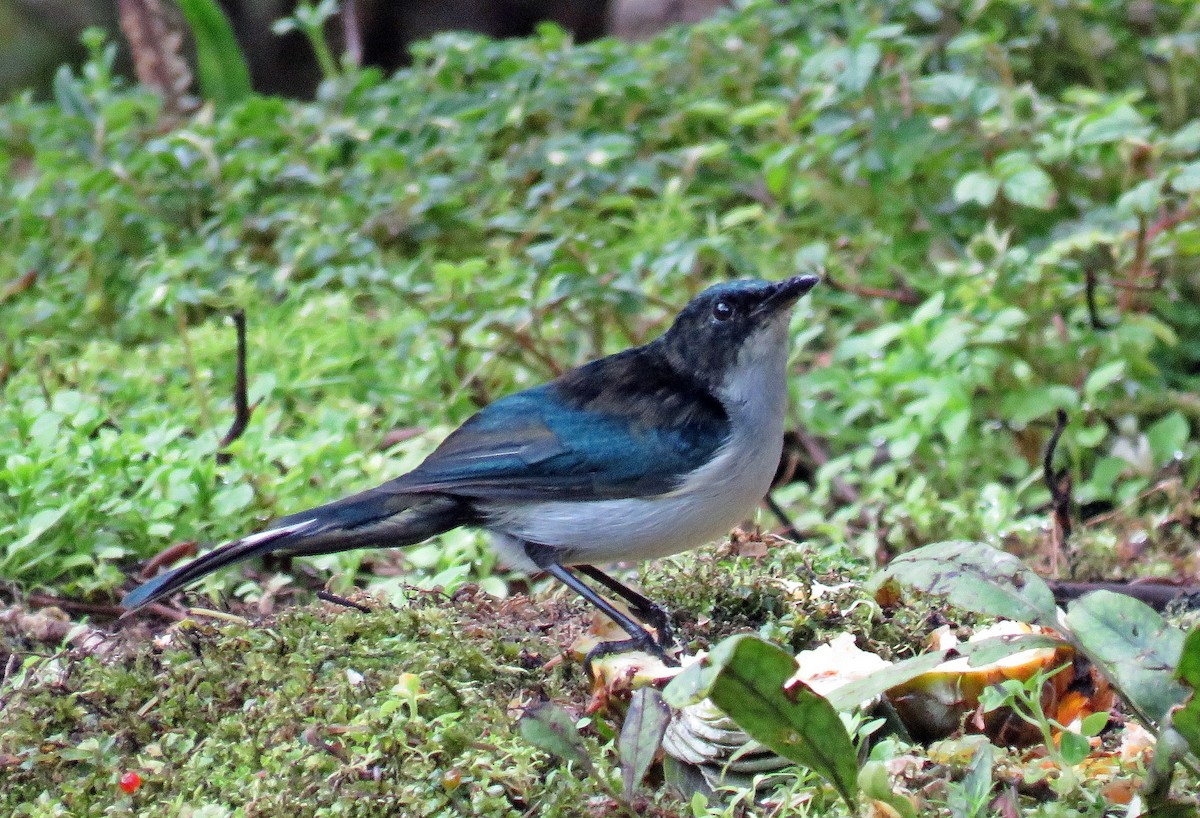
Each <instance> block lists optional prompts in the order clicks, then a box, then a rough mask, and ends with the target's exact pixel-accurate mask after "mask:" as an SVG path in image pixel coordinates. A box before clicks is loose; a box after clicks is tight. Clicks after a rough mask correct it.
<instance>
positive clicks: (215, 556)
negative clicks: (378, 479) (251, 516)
mask: <svg viewBox="0 0 1200 818" xmlns="http://www.w3.org/2000/svg"><path fill="white" fill-rule="evenodd" d="M475 522H477V519H476V515H475V514H474V512H473V511H472V509H471V507H470V505H469V504H468V503H467V502H466V501H464V500H462V499H460V498H457V497H451V496H448V495H444V494H404V493H398V492H395V491H389V490H388V486H387V485H386V484H385V485H383V486H380V487H379V488H375V489H371V490H369V491H364V492H362V493H360V494H355V495H353V496H351V497H347V498H345V499H344V500H338V501H337V502H335V503H330V504H329V505H324V506H320V507H318V508H314V509H311V510H309V511H304V512H301V513H299V514H292V515H291V516H289V517H284V518H283V519H282V520H279V521H278V522H277V523H275V525H274V526H272V527H271V528H269V529H267V530H266V531H261V532H259V533H258V534H251V535H250V536H248V537H243V538H242V539H240V540H234V541H233V542H230V543H226V544H225V545H222V546H221V547H219V548H217V549H215V550H213V551H210V552H208V553H207V554H205V555H204V556H202V557H197V558H196V559H194V560H192V561H191V562H189V563H187V564H186V565H181V566H179V567H178V568H175V569H172V570H170V571H167V572H166V573H165V574H160V575H159V576H157V577H155V578H154V579H152V580H150V581H149V582H146V583H144V584H142V585H139V586H138V587H137V588H135V589H133V590H132V591H130V592H129V593H128V594H126V595H125V598H124V599H123V600H121V604H122V605H123V606H124V607H126V608H129V609H131V610H132V609H134V608H139V607H141V606H142V605H145V604H147V603H149V602H153V601H154V600H156V599H159V598H161V597H164V596H166V595H167V594H170V593H173V592H174V591H177V590H179V589H180V588H183V587H184V586H186V585H189V584H191V583H192V582H194V581H195V580H197V579H200V578H201V577H203V576H207V575H208V574H211V573H212V572H214V571H217V570H220V569H221V568H224V567H225V566H227V565H232V564H234V563H235V562H241V561H242V560H246V559H250V558H251V557H257V556H261V555H263V554H270V553H280V554H285V555H288V556H295V557H310V556H315V555H317V554H334V553H337V552H338V551H350V550H352V549H355V548H370V547H377V548H387V547H398V546H404V545H413V544H414V543H419V542H421V541H423V540H427V539H429V538H430V537H432V536H434V535H435V534H441V533H442V532H443V531H449V530H450V529H452V528H457V527H458V526H460V525H470V524H472V523H475Z"/></svg>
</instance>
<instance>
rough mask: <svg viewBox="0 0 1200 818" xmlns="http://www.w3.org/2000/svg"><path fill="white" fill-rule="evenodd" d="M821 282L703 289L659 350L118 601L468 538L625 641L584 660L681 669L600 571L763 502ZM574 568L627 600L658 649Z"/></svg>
mask: <svg viewBox="0 0 1200 818" xmlns="http://www.w3.org/2000/svg"><path fill="white" fill-rule="evenodd" d="M818 281H819V279H818V278H817V277H816V276H796V277H794V278H789V279H787V280H785V281H779V282H768V281H757V280H743V281H734V282H730V283H723V284H717V285H715V286H712V287H709V288H708V289H707V290H705V291H704V292H702V293H701V294H700V295H698V296H696V297H695V298H694V299H693V300H692V301H691V302H690V303H689V304H688V305H687V306H686V307H685V308H684V310H683V312H681V313H680V314H679V316H678V317H677V318H676V319H675V321H674V323H673V324H672V325H671V328H670V329H668V330H667V331H666V332H665V333H664V334H663V335H662V336H660V337H659V338H657V339H655V340H654V341H651V342H650V343H648V344H645V345H644V346H640V347H634V348H632V349H627V350H625V351H624V352H619V353H617V354H615V355H610V356H608V357H606V358H601V359H600V360H597V361H593V362H591V363H589V364H585V365H583V366H581V367H578V368H576V369H573V370H571V371H569V372H567V373H566V374H564V375H562V376H561V377H559V378H557V379H555V380H553V381H551V382H549V383H547V384H544V385H542V386H537V387H534V388H532V389H527V390H525V391H523V392H518V393H516V394H513V395H509V396H508V397H505V398H501V399H500V400H498V401H496V402H495V403H492V404H490V405H488V406H486V407H484V408H483V409H482V410H480V411H479V412H478V413H476V414H475V415H474V416H472V417H471V418H469V419H468V420H467V421H466V422H465V423H464V424H463V425H462V426H460V427H459V428H458V429H457V430H455V431H454V432H452V433H451V434H450V435H449V436H448V437H447V438H446V439H445V440H444V441H443V442H442V444H441V445H440V446H438V447H437V449H435V450H434V452H433V453H432V454H430V455H429V457H427V458H426V459H425V460H424V462H422V463H421V465H419V466H417V468H415V469H413V470H412V471H411V472H409V473H408V474H405V475H402V476H400V477H397V478H396V479H394V480H391V481H389V482H387V483H384V484H383V485H381V486H378V487H377V488H373V489H369V490H367V491H364V492H361V493H359V494H355V495H352V496H350V497H346V498H345V499H342V500H338V501H336V502H333V503H329V504H328V505H323V506H320V507H318V508H314V509H311V510H309V511H303V512H300V513H299V514H292V515H290V516H288V517H284V518H283V519H281V520H279V521H278V522H277V523H275V525H273V526H272V527H271V528H269V529H267V530H266V531H263V532H260V533H258V534H252V535H250V536H247V537H244V538H242V539H240V540H236V541H234V542H230V543H227V544H225V545H222V546H220V547H219V548H216V549H215V550H213V551H211V552H209V553H207V554H205V555H203V556H201V557H199V558H197V559H195V560H193V561H192V562H190V563H187V564H185V565H182V566H180V567H178V568H175V569H173V570H171V571H168V572H167V573H165V574H161V575H160V576H157V577H155V578H154V579H151V580H150V581H149V582H146V583H145V584H144V585H142V586H140V587H138V588H136V589H135V590H133V591H132V592H131V593H129V594H128V595H127V596H126V597H125V599H124V601H123V604H124V606H125V607H126V608H130V609H133V608H137V607H139V606H141V605H145V604H146V603H148V602H151V601H153V600H156V599H159V598H161V597H163V596H165V595H167V594H169V593H172V592H173V591H176V590H178V589H180V588H182V587H184V586H185V585H187V584H189V583H191V582H193V581H194V580H197V579H199V578H200V577H203V576H205V575H207V574H209V573H211V572H213V571H216V570H218V569H220V568H224V567H225V566H227V565H230V564H232V563H235V562H239V561H241V560H244V559H249V558H251V557H256V556H260V555H263V554H268V553H279V554H283V555H289V556H312V555H317V554H331V553H335V552H339V551H347V550H350V549H355V548H392V547H399V546H406V545H412V544H414V543H419V542H422V541H424V540H427V539H429V538H430V537H433V536H435V535H437V534H440V533H442V532H445V531H449V530H451V529H453V528H457V527H459V526H473V527H479V528H483V529H486V530H487V531H489V532H490V533H491V534H492V536H493V543H494V547H495V548H496V550H497V551H498V552H499V554H500V556H501V557H502V559H503V560H504V561H505V562H507V563H508V564H509V565H511V566H513V567H515V568H518V569H523V570H526V571H529V572H536V571H545V572H547V573H549V574H551V575H552V576H554V577H556V578H557V579H559V580H560V581H562V582H563V583H565V584H566V585H568V586H569V587H570V588H572V589H573V590H575V591H576V592H577V593H579V594H580V595H581V596H582V597H583V598H584V599H586V600H587V601H588V602H590V603H592V604H593V605H595V606H596V607H597V608H599V609H600V610H601V611H603V612H604V613H605V614H606V615H608V616H609V617H611V618H612V619H613V620H614V621H616V622H617V623H618V624H619V625H620V626H621V627H622V628H623V629H624V630H625V631H626V632H627V633H628V634H629V637H630V638H629V639H627V640H622V641H618V642H606V643H602V644H601V645H599V646H598V647H597V648H595V649H593V651H592V653H591V654H589V657H588V660H589V663H590V661H591V660H592V659H594V658H596V657H597V656H599V655H603V654H607V653H612V652H614V651H618V650H625V649H630V648H640V649H642V650H648V651H650V652H652V653H654V654H656V655H658V656H660V657H662V658H663V659H664V660H667V661H672V660H671V659H669V658H668V655H667V653H666V651H667V650H669V649H670V648H671V647H672V645H673V638H672V635H671V629H670V625H669V617H668V616H667V615H666V612H665V611H664V610H663V609H662V608H660V607H659V606H658V605H656V604H655V603H653V602H651V601H650V600H649V599H647V598H646V597H644V596H643V595H641V594H639V593H638V592H636V591H634V590H633V589H631V588H628V587H626V586H625V585H623V584H622V583H620V582H618V581H617V580H615V579H613V578H612V577H610V576H608V575H607V574H605V573H603V572H601V571H600V570H599V569H597V568H596V567H595V566H594V564H595V563H608V562H615V561H627V560H646V559H653V558H656V557H663V556H667V555H670V554H675V553H678V552H680V551H684V550H687V549H689V548H694V547H696V546H698V545H702V544H704V543H707V542H710V541H712V540H714V539H716V538H718V537H722V536H724V535H726V534H727V533H728V532H729V530H730V529H731V528H732V527H733V526H735V525H736V524H737V523H739V522H740V521H742V520H743V519H745V518H746V517H747V516H748V515H750V514H751V513H752V512H753V510H754V509H755V507H756V506H757V505H758V503H759V502H761V501H762V499H763V497H764V496H765V495H766V493H767V490H768V489H769V488H770V484H771V480H772V478H773V476H774V474H775V471H776V468H777V467H778V465H779V459H780V454H781V450H782V445H783V432H784V418H785V414H786V410H787V394H788V390H787V357H788V324H789V320H790V317H791V313H792V307H793V306H794V305H795V303H796V300H797V299H798V298H800V296H802V295H804V294H805V293H807V292H808V291H809V290H810V289H812V288H813V287H814V286H815V285H816V284H817V282H818ZM572 567H573V568H575V569H577V570H578V572H579V573H580V574H582V575H584V576H586V577H588V578H590V579H592V580H594V581H596V582H598V583H599V584H600V585H602V586H604V587H605V588H607V589H608V590H609V591H611V592H613V593H615V594H616V595H618V596H620V597H622V598H623V599H625V601H626V602H628V603H629V608H630V610H631V611H632V612H633V613H634V614H635V615H637V616H638V617H640V618H641V619H642V621H644V622H645V623H646V624H649V625H651V626H653V627H654V628H655V629H656V630H657V633H658V639H657V640H655V639H654V638H653V637H652V636H651V635H650V633H649V632H648V631H647V630H646V629H645V628H644V627H643V626H642V624H640V623H639V622H638V621H636V620H634V619H633V618H631V617H630V616H628V615H626V614H625V613H624V612H622V611H621V610H619V609H618V608H616V607H614V606H613V605H612V604H611V603H610V602H608V601H607V600H606V599H605V598H604V597H603V596H601V595H600V594H599V593H597V592H596V591H595V590H593V589H592V588H591V587H590V586H589V585H587V584H585V583H584V582H583V581H582V580H581V579H580V578H579V576H577V575H576V574H575V573H573V572H572V571H571V568H572Z"/></svg>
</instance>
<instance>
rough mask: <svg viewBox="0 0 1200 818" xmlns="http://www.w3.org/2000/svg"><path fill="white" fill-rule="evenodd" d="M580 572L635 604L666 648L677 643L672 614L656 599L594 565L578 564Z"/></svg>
mask: <svg viewBox="0 0 1200 818" xmlns="http://www.w3.org/2000/svg"><path fill="white" fill-rule="evenodd" d="M575 568H576V569H577V570H578V571H579V573H581V574H583V575H584V576H586V577H590V578H592V579H594V580H596V582H599V583H600V584H601V585H603V586H604V587H605V588H607V589H608V590H610V591H612V592H613V593H614V594H616V595H617V596H619V597H621V598H622V599H624V600H625V601H626V602H628V603H629V604H630V605H632V606H633V611H634V613H636V614H637V615H638V616H639V617H641V618H642V621H644V622H645V623H646V624H647V625H650V626H652V627H653V628H654V629H655V630H656V631H658V643H659V644H660V645H662V646H663V648H665V649H670V648H671V647H674V645H675V631H674V630H673V629H672V628H671V615H670V614H669V613H667V609H666V608H664V607H663V606H662V605H659V604H658V603H657V602H655V601H654V600H652V599H650V598H648V597H646V596H643V595H642V594H640V593H638V592H637V591H635V590H633V589H632V588H630V587H629V586H628V585H626V584H625V583H623V582H621V581H620V580H618V579H615V578H613V577H611V576H609V575H608V574H606V573H604V572H603V571H601V570H600V569H599V568H597V567H596V566H594V565H576V566H575Z"/></svg>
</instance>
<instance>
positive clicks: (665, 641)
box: [637, 600, 675, 650]
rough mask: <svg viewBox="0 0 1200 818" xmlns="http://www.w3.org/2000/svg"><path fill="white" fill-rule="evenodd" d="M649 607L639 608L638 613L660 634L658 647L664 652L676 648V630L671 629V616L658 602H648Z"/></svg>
mask: <svg viewBox="0 0 1200 818" xmlns="http://www.w3.org/2000/svg"><path fill="white" fill-rule="evenodd" d="M646 602H647V603H648V604H647V605H643V606H640V607H638V609H637V613H638V615H639V616H640V617H641V618H642V621H643V622H645V623H646V624H647V625H649V626H650V627H652V628H654V630H655V632H656V633H657V634H658V645H659V647H661V648H662V649H663V650H670V649H671V648H673V647H675V629H674V628H672V627H671V614H670V612H668V611H667V609H666V608H664V607H663V606H662V605H659V604H658V603H657V602H650V600H646Z"/></svg>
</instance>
